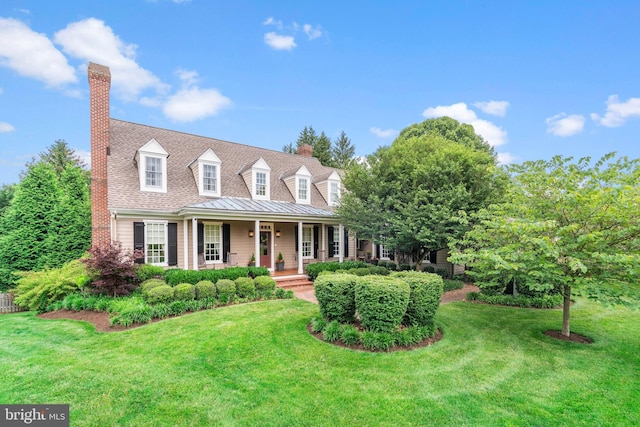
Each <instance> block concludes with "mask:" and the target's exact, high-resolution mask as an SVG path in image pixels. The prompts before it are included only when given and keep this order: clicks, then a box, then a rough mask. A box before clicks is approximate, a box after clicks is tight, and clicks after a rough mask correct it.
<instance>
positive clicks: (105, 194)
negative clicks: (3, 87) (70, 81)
mask: <svg viewBox="0 0 640 427" xmlns="http://www.w3.org/2000/svg"><path fill="white" fill-rule="evenodd" d="M88 77H89V89H90V97H91V107H90V109H91V163H92V168H91V186H92V187H91V190H92V191H91V197H92V209H93V211H92V239H93V244H94V245H102V244H109V243H110V242H112V241H119V242H121V243H122V246H123V248H125V249H134V248H135V249H141V250H142V251H143V252H144V262H146V263H149V264H155V265H160V266H166V267H180V268H183V269H193V270H197V269H203V268H223V267H226V266H233V265H245V266H246V265H247V264H248V263H249V262H250V260H251V259H252V258H253V257H254V258H255V265H256V266H264V267H267V268H269V269H270V270H273V269H274V266H275V263H276V260H277V257H278V254H279V253H282V255H283V258H284V261H285V266H286V268H287V269H293V270H296V271H295V272H297V273H298V274H301V273H303V271H304V266H305V264H307V263H309V262H316V261H325V260H335V261H342V260H344V259H354V258H355V257H356V256H357V252H356V242H355V239H354V238H353V236H350V235H349V233H348V232H347V231H346V229H345V228H344V227H343V226H342V225H341V224H340V223H339V221H338V219H337V218H336V216H335V215H334V213H333V209H334V207H335V206H336V204H337V203H338V201H339V198H340V192H341V191H342V188H341V174H342V171H341V170H339V169H334V168H330V167H326V166H323V165H322V164H320V162H319V161H318V159H316V158H314V157H311V147H310V146H303V147H301V148H300V150H299V151H298V153H297V154H287V153H283V152H277V151H273V150H267V149H262V148H258V147H252V146H249V145H243V144H237V143H232V142H227V141H221V140H218V139H214V138H207V137H202V136H196V135H190V134H186V133H181V132H176V131H171V130H167V129H159V128H155V127H151V126H145V125H141V124H135V123H130V122H126V121H122V120H116V119H112V118H110V116H109V90H110V84H111V76H110V72H109V68H107V67H105V66H102V65H98V64H94V63H90V64H89V68H88Z"/></svg>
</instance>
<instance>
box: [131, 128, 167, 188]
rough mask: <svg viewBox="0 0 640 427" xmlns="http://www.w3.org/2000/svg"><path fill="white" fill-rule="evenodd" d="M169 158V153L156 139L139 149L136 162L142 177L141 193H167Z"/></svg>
mask: <svg viewBox="0 0 640 427" xmlns="http://www.w3.org/2000/svg"><path fill="white" fill-rule="evenodd" d="M167 157H169V153H167V152H166V151H165V149H164V148H162V146H161V145H160V144H159V143H158V141H156V140H155V139H151V140H149V142H147V143H146V144H145V145H143V146H142V147H140V148H139V149H138V151H137V152H136V156H135V161H136V164H137V165H138V173H139V175H140V191H150V192H155V193H166V192H167Z"/></svg>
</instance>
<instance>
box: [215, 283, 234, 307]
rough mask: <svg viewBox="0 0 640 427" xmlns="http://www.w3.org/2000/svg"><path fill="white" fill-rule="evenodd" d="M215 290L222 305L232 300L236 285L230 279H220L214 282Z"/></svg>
mask: <svg viewBox="0 0 640 427" xmlns="http://www.w3.org/2000/svg"><path fill="white" fill-rule="evenodd" d="M216 289H217V290H218V298H219V299H220V302H222V303H225V304H226V303H228V302H229V301H231V300H233V297H234V296H235V295H236V284H235V283H234V281H233V280H231V279H220V280H218V281H217V282H216Z"/></svg>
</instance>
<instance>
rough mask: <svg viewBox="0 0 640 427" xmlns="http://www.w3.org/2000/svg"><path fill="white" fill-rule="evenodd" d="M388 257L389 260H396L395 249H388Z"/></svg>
mask: <svg viewBox="0 0 640 427" xmlns="http://www.w3.org/2000/svg"><path fill="white" fill-rule="evenodd" d="M389 259H390V260H391V261H395V260H396V251H395V250H393V251H389Z"/></svg>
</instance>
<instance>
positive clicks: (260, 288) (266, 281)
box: [254, 276, 276, 297]
mask: <svg viewBox="0 0 640 427" xmlns="http://www.w3.org/2000/svg"><path fill="white" fill-rule="evenodd" d="M254 282H255V285H256V292H257V293H258V295H260V296H262V297H270V296H272V295H273V293H274V292H275V290H276V281H275V280H273V279H272V278H271V277H269V276H258V277H256V278H255V280H254Z"/></svg>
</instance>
